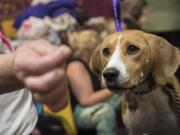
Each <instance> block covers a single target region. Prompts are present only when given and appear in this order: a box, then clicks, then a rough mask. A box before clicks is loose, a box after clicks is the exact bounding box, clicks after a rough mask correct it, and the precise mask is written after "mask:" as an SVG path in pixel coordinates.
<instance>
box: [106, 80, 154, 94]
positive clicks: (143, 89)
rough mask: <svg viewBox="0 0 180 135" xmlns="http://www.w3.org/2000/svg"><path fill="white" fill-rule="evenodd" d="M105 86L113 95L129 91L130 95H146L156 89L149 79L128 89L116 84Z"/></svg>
mask: <svg viewBox="0 0 180 135" xmlns="http://www.w3.org/2000/svg"><path fill="white" fill-rule="evenodd" d="M106 86H107V88H108V89H109V90H111V91H112V92H115V93H122V92H125V91H130V92H131V93H133V94H136V95H142V94H147V93H149V92H151V91H153V90H154V89H155V88H156V84H155V82H154V81H153V80H152V79H151V78H149V79H146V80H144V81H143V82H141V83H138V84H137V85H133V86H128V87H125V86H120V85H117V84H107V85H106Z"/></svg>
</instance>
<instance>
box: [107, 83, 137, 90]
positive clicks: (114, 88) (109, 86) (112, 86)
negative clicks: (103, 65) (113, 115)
mask: <svg viewBox="0 0 180 135" xmlns="http://www.w3.org/2000/svg"><path fill="white" fill-rule="evenodd" d="M107 88H108V89H110V90H111V91H116V92H117V91H120V92H122V91H127V90H132V89H134V88H136V86H132V87H123V86H118V85H107Z"/></svg>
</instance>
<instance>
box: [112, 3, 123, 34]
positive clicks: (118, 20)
mask: <svg viewBox="0 0 180 135" xmlns="http://www.w3.org/2000/svg"><path fill="white" fill-rule="evenodd" d="M112 2H113V11H114V22H115V26H116V31H117V32H121V31H122V26H121V0H112Z"/></svg>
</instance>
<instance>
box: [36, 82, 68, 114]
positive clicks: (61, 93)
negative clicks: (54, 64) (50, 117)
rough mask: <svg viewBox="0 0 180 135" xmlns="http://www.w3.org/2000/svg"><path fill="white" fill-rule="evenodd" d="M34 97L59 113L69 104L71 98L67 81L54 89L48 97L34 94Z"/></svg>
mask: <svg viewBox="0 0 180 135" xmlns="http://www.w3.org/2000/svg"><path fill="white" fill-rule="evenodd" d="M33 96H34V98H35V99H36V100H37V101H40V102H42V103H44V104H46V105H47V106H48V107H49V108H50V109H51V110H52V111H59V110H60V109H62V108H63V107H65V106H66V105H67V103H68V99H69V97H68V85H67V81H64V82H63V83H61V84H60V85H59V86H58V87H57V88H56V89H53V90H52V91H51V92H50V93H48V94H46V95H44V94H40V93H34V94H33Z"/></svg>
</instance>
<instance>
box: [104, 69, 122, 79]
mask: <svg viewBox="0 0 180 135" xmlns="http://www.w3.org/2000/svg"><path fill="white" fill-rule="evenodd" d="M118 76H119V71H118V70H117V69H116V68H107V69H106V70H105V71H104V73H103V77H104V78H105V80H106V81H107V82H113V81H115V80H116V79H117V77H118Z"/></svg>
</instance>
